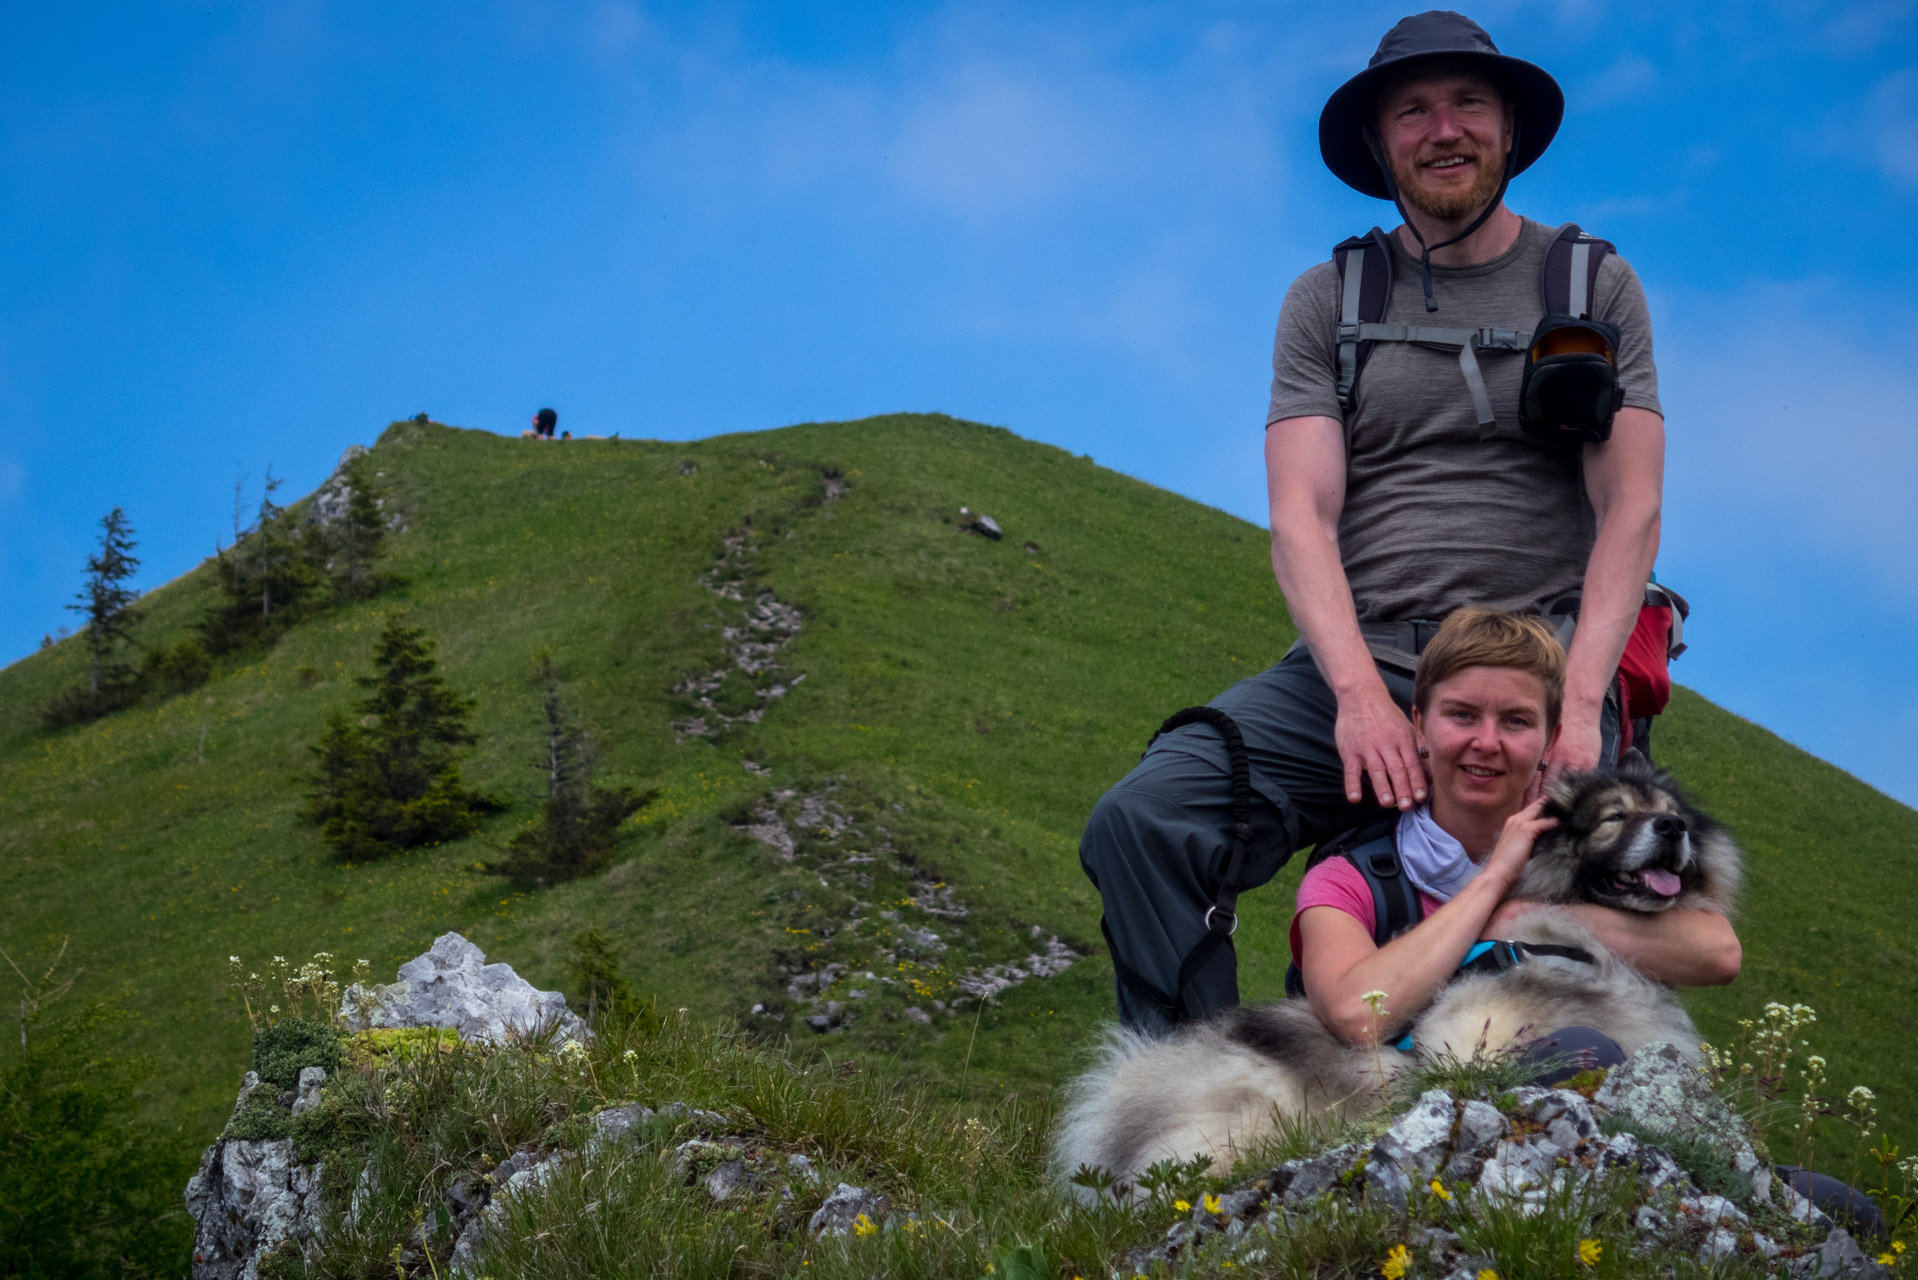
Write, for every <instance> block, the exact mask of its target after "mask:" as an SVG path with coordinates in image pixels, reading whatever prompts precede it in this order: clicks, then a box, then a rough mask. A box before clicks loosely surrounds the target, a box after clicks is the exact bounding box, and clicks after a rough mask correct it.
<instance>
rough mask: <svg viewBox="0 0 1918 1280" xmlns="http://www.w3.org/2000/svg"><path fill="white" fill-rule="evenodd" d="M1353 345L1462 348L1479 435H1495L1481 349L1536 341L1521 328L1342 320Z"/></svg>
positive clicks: (1342, 339)
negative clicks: (1480, 366) (1480, 359)
mask: <svg viewBox="0 0 1918 1280" xmlns="http://www.w3.org/2000/svg"><path fill="white" fill-rule="evenodd" d="M1348 340H1349V341H1350V343H1351V344H1352V346H1353V348H1354V349H1356V348H1357V345H1358V344H1359V343H1361V342H1410V343H1413V344H1415V345H1417V346H1421V347H1436V348H1439V349H1441V350H1446V351H1451V350H1457V352H1458V367H1459V372H1460V373H1461V374H1463V375H1464V377H1465V389H1466V390H1467V391H1469V392H1471V395H1472V412H1473V413H1474V415H1476V417H1477V419H1478V429H1479V439H1481V440H1483V439H1485V438H1487V437H1488V436H1490V435H1491V433H1492V428H1493V426H1494V425H1496V423H1497V421H1498V417H1497V415H1496V414H1494V413H1493V412H1492V397H1491V395H1490V394H1489V393H1487V392H1486V390H1485V376H1484V374H1482V373H1480V372H1479V367H1478V356H1477V354H1476V353H1477V352H1480V351H1523V350H1525V348H1526V347H1528V346H1530V345H1531V343H1532V335H1531V334H1529V333H1521V332H1520V331H1519V330H1517V329H1498V328H1494V327H1492V326H1489V325H1488V326H1486V327H1485V328H1482V329H1447V328H1444V327H1442V326H1439V325H1429V324H1365V323H1341V324H1340V325H1339V343H1340V349H1341V350H1343V349H1344V346H1345V344H1346V342H1347V341H1348Z"/></svg>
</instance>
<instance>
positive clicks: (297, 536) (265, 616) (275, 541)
mask: <svg viewBox="0 0 1918 1280" xmlns="http://www.w3.org/2000/svg"><path fill="white" fill-rule="evenodd" d="M283 483H284V482H283V481H282V480H280V479H279V478H278V477H277V476H275V475H274V474H273V472H272V471H271V470H270V469H269V470H268V471H267V473H266V485H265V491H264V492H263V493H261V495H260V505H259V509H258V511H257V512H256V513H255V517H254V523H253V526H252V527H251V528H250V529H245V530H241V529H240V528H239V527H238V521H237V519H236V521H235V530H234V542H233V545H232V546H231V547H230V548H226V549H224V550H221V551H219V552H218V553H217V554H218V559H219V562H220V571H219V582H220V585H221V588H222V590H223V592H224V594H225V596H226V598H225V600H223V601H222V602H221V603H220V604H219V605H218V606H216V607H215V608H214V609H213V610H212V611H211V612H209V613H208V614H207V616H206V618H205V620H204V621H203V622H201V624H200V634H201V638H202V641H203V643H204V644H205V647H206V650H207V652H209V653H231V652H234V651H237V650H243V649H251V648H257V647H261V646H264V645H269V644H271V643H273V641H274V640H276V639H277V638H278V637H279V635H280V633H281V632H283V631H285V630H286V629H287V628H288V627H290V626H292V625H293V623H295V622H297V621H298V620H299V619H300V618H301V617H303V616H304V615H305V613H306V612H307V609H308V606H309V605H310V603H311V599H312V597H313V595H314V592H315V590H316V588H319V587H322V586H324V584H325V581H326V578H325V570H324V568H323V566H324V564H325V561H326V548H325V545H324V539H322V538H321V537H319V535H318V534H317V533H315V532H314V531H312V530H302V529H300V528H299V527H298V526H297V522H296V521H295V520H294V519H293V517H292V516H290V515H289V514H288V513H287V510H286V508H285V507H282V506H281V505H280V504H279V503H277V502H275V501H274V500H273V495H274V494H275V493H277V492H279V489H280V486H281V484H283ZM235 510H236V512H237V510H238V507H237V503H236V507H235Z"/></svg>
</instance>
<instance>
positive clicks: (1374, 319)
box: [1332, 227, 1392, 413]
mask: <svg viewBox="0 0 1918 1280" xmlns="http://www.w3.org/2000/svg"><path fill="white" fill-rule="evenodd" d="M1332 261H1333V262H1335V263H1337V264H1338V269H1339V329H1338V341H1339V404H1340V405H1341V406H1343V407H1344V409H1345V411H1346V412H1347V413H1350V412H1352V409H1353V407H1354V406H1355V405H1357V404H1358V394H1359V372H1360V371H1361V370H1362V369H1364V368H1365V362H1366V360H1367V359H1368V358H1369V357H1370V356H1371V354H1372V344H1371V343H1370V342H1361V341H1360V340H1359V326H1360V325H1362V324H1377V323H1378V322H1379V321H1381V320H1383V319H1384V318H1385V308H1386V306H1387V304H1388V303H1390V302H1391V299H1392V247H1391V244H1390V242H1388V241H1387V240H1386V238H1385V232H1384V231H1383V230H1381V229H1380V228H1378V227H1373V228H1372V229H1371V230H1370V231H1368V232H1367V233H1366V234H1364V235H1362V236H1353V237H1352V238H1351V239H1349V240H1341V241H1340V242H1339V243H1338V245H1337V246H1336V247H1335V248H1333V250H1332Z"/></svg>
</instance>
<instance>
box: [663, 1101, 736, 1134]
mask: <svg viewBox="0 0 1918 1280" xmlns="http://www.w3.org/2000/svg"><path fill="white" fill-rule="evenodd" d="M659 1118H660V1119H661V1120H671V1121H672V1122H673V1123H675V1124H691V1125H693V1126H695V1127H696V1128H697V1129H698V1130H699V1131H700V1132H701V1133H724V1132H726V1130H727V1129H728V1128H729V1127H731V1121H729V1120H727V1119H726V1117H725V1116H723V1115H721V1114H720V1113H719V1112H717V1111H702V1110H700V1109H699V1108H698V1107H695V1106H692V1105H691V1104H689V1103H685V1102H668V1103H667V1104H665V1105H664V1106H662V1107H661V1108H660V1109H659Z"/></svg>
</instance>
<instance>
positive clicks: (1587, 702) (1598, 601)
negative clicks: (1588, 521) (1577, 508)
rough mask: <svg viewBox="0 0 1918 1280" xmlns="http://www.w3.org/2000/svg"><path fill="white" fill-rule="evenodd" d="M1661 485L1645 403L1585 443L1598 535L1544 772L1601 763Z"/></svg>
mask: <svg viewBox="0 0 1918 1280" xmlns="http://www.w3.org/2000/svg"><path fill="white" fill-rule="evenodd" d="M1664 486H1665V419H1664V418H1662V417H1660V416H1659V415H1658V414H1656V413H1653V412H1652V411H1651V410H1649V409H1637V408H1624V409H1620V410H1619V411H1618V417H1617V419H1616V420H1615V421H1614V422H1613V424H1612V438H1611V439H1610V440H1608V441H1606V442H1605V443H1604V444H1599V445H1587V446H1586V448H1585V492H1586V494H1587V496H1588V497H1590V498H1591V502H1592V513H1593V515H1594V516H1595V517H1596V518H1597V526H1598V527H1597V536H1596V538H1594V539H1593V542H1592V554H1591V557H1590V558H1589V559H1588V560H1587V561H1586V563H1585V586H1584V590H1583V592H1582V593H1581V594H1582V598H1581V601H1580V604H1579V611H1578V631H1577V632H1576V633H1575V634H1574V635H1573V637H1572V651H1571V654H1570V656H1569V659H1568V660H1567V663H1566V667H1565V710H1564V714H1563V716H1562V717H1561V724H1562V728H1561V730H1560V732H1559V735H1558V741H1557V742H1556V743H1555V744H1554V745H1553V747H1552V750H1551V751H1550V752H1549V753H1548V754H1547V756H1546V763H1547V766H1548V775H1547V776H1548V778H1549V777H1550V776H1551V775H1555V774H1557V773H1558V772H1559V771H1560V770H1563V769H1590V768H1593V767H1594V766H1596V765H1597V764H1598V762H1599V760H1598V748H1599V715H1600V712H1601V711H1602V710H1603V708H1604V705H1605V694H1606V692H1607V691H1608V690H1609V689H1610V688H1611V684H1612V680H1613V679H1614V678H1615V676H1616V675H1617V672H1618V659H1619V657H1620V655H1622V654H1623V653H1624V652H1625V642H1626V640H1628V639H1630V638H1631V634H1632V628H1633V627H1634V626H1636V625H1637V624H1638V610H1639V606H1640V605H1642V604H1643V603H1644V598H1645V583H1646V581H1647V580H1648V579H1649V578H1650V577H1651V572H1652V565H1653V563H1654V562H1655V561H1656V560H1657V559H1658V534H1659V519H1660V507H1661V503H1662V501H1663V499H1662V494H1663V491H1664Z"/></svg>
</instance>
